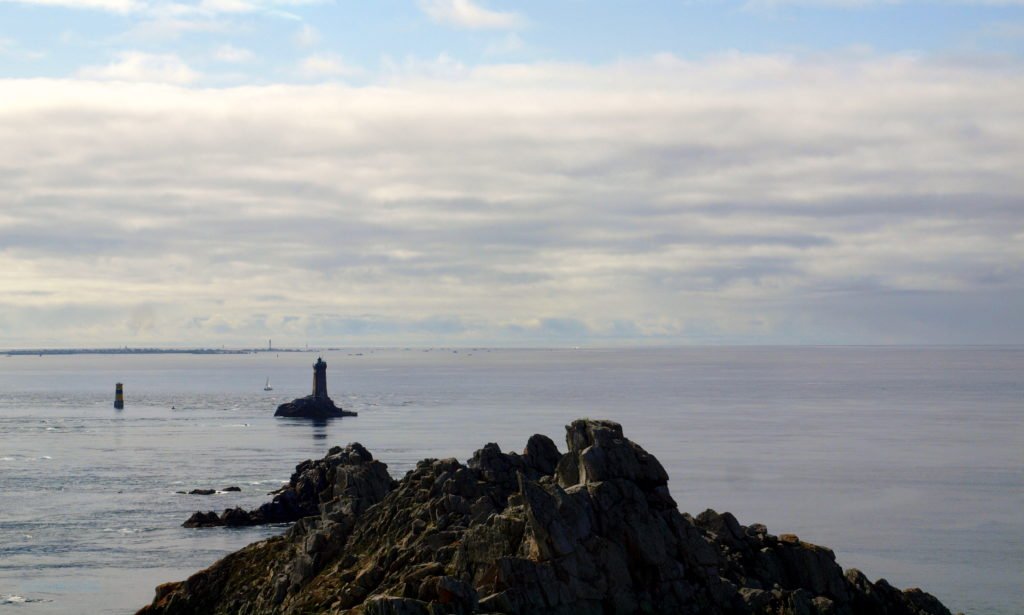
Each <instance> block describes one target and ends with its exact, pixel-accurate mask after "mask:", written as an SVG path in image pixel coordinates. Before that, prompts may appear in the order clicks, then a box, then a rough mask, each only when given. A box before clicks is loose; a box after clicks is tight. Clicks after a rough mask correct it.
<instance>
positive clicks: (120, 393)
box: [114, 382, 124, 410]
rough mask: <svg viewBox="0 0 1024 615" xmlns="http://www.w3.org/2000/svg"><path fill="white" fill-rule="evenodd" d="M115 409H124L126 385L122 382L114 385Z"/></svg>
mask: <svg viewBox="0 0 1024 615" xmlns="http://www.w3.org/2000/svg"><path fill="white" fill-rule="evenodd" d="M114 409H116V410H124V385H123V384H121V383H120V382H118V383H117V385H116V386H115V387H114Z"/></svg>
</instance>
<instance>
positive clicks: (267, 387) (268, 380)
mask: <svg viewBox="0 0 1024 615" xmlns="http://www.w3.org/2000/svg"><path fill="white" fill-rule="evenodd" d="M263 390H264V391H273V390H274V387H272V386H270V378H267V384H265V385H263Z"/></svg>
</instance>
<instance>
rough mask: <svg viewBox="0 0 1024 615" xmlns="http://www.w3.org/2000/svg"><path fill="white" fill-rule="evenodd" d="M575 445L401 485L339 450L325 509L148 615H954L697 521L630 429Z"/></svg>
mask: <svg viewBox="0 0 1024 615" xmlns="http://www.w3.org/2000/svg"><path fill="white" fill-rule="evenodd" d="M566 442H567V444H568V447H569V451H568V452H567V453H566V454H565V455H560V454H559V453H558V450H557V449H556V448H555V445H554V443H553V442H552V441H551V440H550V439H548V438H546V437H544V436H539V435H538V436H533V437H532V438H530V441H529V442H528V443H527V446H526V449H525V450H524V452H523V454H521V455H519V454H515V453H508V454H506V453H503V452H501V450H500V449H499V448H498V446H497V445H494V444H488V445H487V446H485V447H484V448H483V449H481V450H479V451H477V452H476V453H475V454H474V455H473V458H472V459H471V460H470V461H469V462H468V464H467V465H462V464H460V463H459V462H457V461H456V460H454V459H442V460H434V459H428V460H424V461H422V462H420V463H419V464H418V465H417V466H416V468H415V469H414V470H412V471H410V472H409V473H408V474H407V475H406V476H405V478H404V479H402V481H400V482H398V483H395V482H394V481H391V479H390V478H387V476H386V473H384V472H382V471H380V470H379V468H381V467H382V466H381V465H374V464H378V462H372V461H370V460H369V459H370V458H369V453H365V452H364V451H363V449H362V447H360V446H358V445H351V446H350V447H349V448H347V449H344V450H340V449H335V450H332V453H331V454H330V455H328V456H327V457H326V458H325V459H323V460H321V461H319V462H316V463H313V462H306V463H305V464H303V466H299V467H300V468H303V467H306V468H307V470H308V471H312V468H313V467H316V468H324V473H323V475H322V480H319V479H318V480H317V481H313V482H310V483H309V485H308V488H309V489H316V493H317V497H316V498H315V500H308V499H307V500H303V501H307V502H312V501H316V502H317V504H318V505H317V506H316V507H315V508H314V507H311V506H310V507H306V508H303V510H307V511H310V516H308V517H305V518H302V519H301V520H300V521H299V522H297V523H296V524H295V525H294V526H292V527H291V528H290V529H289V530H288V531H287V532H286V533H285V534H284V535H283V536H279V537H276V538H271V539H269V540H265V541H262V542H257V543H255V544H252V545H250V546H248V547H246V548H244V549H242V550H241V551H238V552H236V553H233V554H231V555H228V556H227V557H225V558H224V559H222V560H220V561H219V562H217V563H216V564H214V565H213V566H211V567H210V568H208V569H206V570H204V571H202V572H199V573H197V574H195V575H193V576H192V577H191V578H189V579H188V580H187V581H183V582H179V583H168V584H165V585H161V586H160V587H158V588H157V591H156V598H155V599H154V601H153V603H152V604H150V605H149V606H147V607H145V608H143V609H142V610H141V611H140V613H141V614H146V615H155V614H171V613H180V614H189V613H196V614H199V613H203V614H206V613H210V614H215V613H224V614H226V613H248V614H258V613H295V614H298V613H336V614H342V613H345V614H350V615H439V614H441V613H447V614H468V613H492V614H497V613H505V614H518V615H527V614H535V613H536V614H549V615H588V614H594V615H615V614H640V613H645V614H648V613H649V614H655V613H658V614H693V615H696V614H711V615H726V614H730V615H731V614H752V615H754V614H756V615H826V614H827V615H949V611H948V610H947V609H946V608H945V607H944V606H942V604H941V603H940V602H939V601H938V600H937V599H935V598H934V597H933V596H930V595H929V594H927V593H925V592H922V591H921V590H918V589H910V590H905V591H900V590H898V589H896V588H894V587H892V586H891V585H889V583H887V582H886V581H885V580H878V581H876V582H874V583H872V582H870V581H869V580H868V579H867V577H865V576H864V575H863V574H862V573H860V572H859V571H856V570H848V571H846V572H844V571H843V570H842V568H840V567H839V565H838V564H837V563H836V561H835V556H834V554H833V553H832V551H830V550H829V549H827V548H824V547H819V546H816V545H812V544H809V543H806V542H803V541H801V540H800V539H799V538H797V537H796V536H793V535H789V534H783V535H781V536H773V535H771V534H769V533H768V531H767V529H766V528H765V527H764V526H763V525H757V524H755V525H751V526H742V525H740V524H739V523H738V522H737V521H736V519H735V518H734V517H733V516H732V515H730V514H729V513H723V514H718V513H716V512H714V511H711V510H708V511H705V512H703V513H701V514H700V515H699V516H697V517H696V518H694V517H691V516H689V515H686V514H682V513H680V512H679V511H678V510H677V508H676V504H675V502H674V501H673V500H672V497H671V496H670V494H669V491H668V486H667V485H668V476H667V474H666V473H665V470H664V468H663V467H662V466H661V464H660V463H658V460H657V459H655V458H654V457H653V456H652V455H650V454H649V453H647V452H646V451H644V449H643V448H641V447H640V446H638V445H636V444H634V443H633V442H631V441H629V440H628V439H626V438H625V437H624V436H623V434H622V428H621V427H620V426H619V425H618V424H616V423H612V422H609V421H591V420H579V421H576V422H574V423H573V424H572V425H570V426H568V428H567V436H566ZM307 464H312V465H307ZM297 475H299V476H300V478H301V476H303V472H297ZM317 476H321V475H320V474H318V473H317ZM292 482H293V483H296V482H297V481H296V480H295V477H293V481H292ZM290 486H291V485H290ZM275 501H276V498H275Z"/></svg>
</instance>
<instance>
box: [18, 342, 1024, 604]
mask: <svg viewBox="0 0 1024 615" xmlns="http://www.w3.org/2000/svg"><path fill="white" fill-rule="evenodd" d="M315 359H316V355H313V354H310V353H280V354H275V353H260V354H253V355H217V356H193V355H150V356H88V355H78V356H45V357H36V356H28V357H26V356H18V357H6V356H0V612H3V613H7V612H8V611H9V612H11V613H19V614H20V613H24V614H25V615H35V614H44V613H45V614H49V613H129V612H133V611H134V610H135V609H137V608H138V607H140V606H142V605H143V604H145V603H147V602H149V600H150V599H151V598H152V595H153V588H154V587H155V586H156V585H157V584H159V583H162V582H165V581H171V580H179V579H182V578H185V577H186V576H188V575H189V574H191V573H192V572H194V571H196V570H198V569H199V568H202V567H204V566H207V565H209V564H211V563H212V562H214V561H215V560H216V559H218V558H219V557H220V556H222V555H224V554H225V553H228V552H230V551H232V550H235V549H237V548H239V547H242V546H244V545H246V544H248V543H250V542H252V541H254V540H258V539H260V538H263V537H266V536H269V535H273V534H276V533H279V532H280V531H281V528H280V527H265V528H247V529H221V528H216V529H206V530H188V529H184V528H181V527H180V525H181V522H182V521H184V520H185V519H186V518H187V517H188V516H189V515H190V514H191V513H192V512H193V511H195V510H197V509H204V510H207V509H218V510H220V509H223V508H227V507H233V506H235V505H241V506H244V507H254V506H256V505H258V504H259V503H261V502H263V501H265V500H266V499H268V498H267V496H266V492H267V491H269V490H271V489H273V488H276V487H277V486H279V484H280V483H281V482H283V481H286V480H287V478H288V476H289V474H290V473H291V471H292V470H293V469H294V466H295V465H296V464H297V463H298V462H300V461H302V460H303V459H307V458H311V457H320V456H322V455H323V454H324V453H325V452H326V451H327V449H328V448H330V447H331V446H333V445H337V444H345V443H347V442H352V441H359V442H362V443H363V444H364V445H366V446H367V447H368V448H369V449H370V450H371V451H372V452H373V453H374V455H375V456H376V457H377V458H379V459H381V460H383V461H384V462H385V463H387V464H388V466H389V468H390V470H391V473H392V474H393V475H394V476H396V477H400V476H401V475H403V474H404V473H405V471H406V470H408V469H410V468H411V467H412V465H413V464H415V462H416V461H417V460H419V459H421V458H424V457H458V458H460V459H463V460H465V459H466V458H468V457H469V456H470V455H471V454H472V452H473V450H475V449H476V448H479V447H480V446H482V445H483V444H484V443H486V442H489V441H494V442H497V443H498V444H500V445H501V447H502V448H503V449H505V450H508V449H521V448H522V446H523V445H524V444H525V442H526V439H527V438H528V437H529V436H530V435H531V434H533V433H538V432H540V433H546V434H548V435H550V436H552V437H553V438H554V439H555V441H556V442H558V443H560V445H561V447H562V448H564V444H563V442H564V440H563V437H562V436H563V426H564V425H565V424H566V423H567V422H568V421H570V420H572V419H573V418H576V417H580V416H593V417H602V418H611V419H614V420H617V421H619V422H621V423H622V424H623V425H624V428H625V430H626V434H627V435H628V436H629V437H630V438H632V439H633V440H635V441H637V442H639V443H640V444H641V445H643V446H644V447H645V448H647V449H648V450H649V451H650V452H652V453H654V454H655V455H656V456H657V457H658V458H659V459H660V460H661V461H662V462H663V464H664V465H665V467H666V469H667V470H668V472H669V475H670V476H671V483H670V487H671V489H672V494H673V495H674V496H675V498H676V500H677V501H678V502H679V505H680V508H681V509H683V510H686V511H689V512H692V513H697V512H700V511H701V510H703V509H705V508H709V507H710V508H715V509H717V510H720V511H721V510H730V511H732V512H733V513H735V514H736V515H737V517H738V518H739V519H740V521H741V522H742V523H746V524H749V523H753V522H763V523H765V524H767V525H768V528H769V530H771V531H772V532H774V533H782V532H793V533H796V534H799V535H800V537H801V538H803V539H804V540H809V541H811V542H818V543H821V544H825V545H828V546H830V547H832V548H833V549H834V550H835V551H836V554H837V557H838V559H839V562H840V564H842V565H843V566H844V567H857V568H861V569H863V570H864V571H865V572H866V573H867V575H868V576H869V577H870V578H872V579H877V578H879V577H885V578H887V579H888V580H889V581H890V582H892V583H894V584H896V585H898V586H901V587H907V586H921V587H923V588H925V589H926V590H928V591H930V592H932V593H934V594H936V595H937V596H938V597H939V598H940V599H942V600H943V601H944V602H945V603H946V604H947V605H949V606H950V607H951V608H953V609H954V610H963V611H965V612H968V613H976V614H1000V615H1012V614H1018V613H1021V612H1022V611H1021V608H1022V607H1021V605H1024V589H1022V576H1024V514H1022V513H1021V511H1022V510H1024V429H1022V424H1024V349H1019V348H1018V349H1015V348H1002V349H991V348H988V349H979V348H929V349H915V348H800V349H794V348H786V349H780V348H687V349H658V350H464V349H460V350H458V351H452V350H439V349H433V350H431V351H423V350H360V351H354V350H347V351H336V352H328V353H324V359H325V360H326V361H327V362H328V364H329V368H328V380H329V387H330V389H331V394H332V396H333V397H334V398H335V401H337V402H339V403H340V404H341V405H342V406H344V407H346V408H347V409H352V410H356V411H358V412H359V413H360V415H359V417H357V418H346V419H343V420H341V421H333V422H331V423H329V424H327V425H319V426H317V425H312V424H309V423H306V422H303V421H296V420H288V419H275V418H274V417H273V412H274V408H275V407H276V405H277V404H279V403H281V402H283V401H287V400H290V399H291V398H293V397H297V396H300V395H305V394H306V393H307V392H308V390H307V389H308V387H309V385H310V381H311V367H310V366H311V364H312V363H313V361H314V360H315ZM268 377H269V378H270V380H271V383H272V385H273V386H274V391H272V392H264V391H263V390H262V389H263V385H264V382H265V379H266V378H268ZM118 381H120V382H124V383H125V390H126V398H127V404H126V408H125V409H124V410H123V411H115V410H114V409H113V408H112V401H113V388H114V383H115V382H118ZM229 485H237V486H239V487H241V488H242V491H241V492H240V493H222V494H217V495H213V496H205V497H204V496H190V495H181V494H178V493H176V492H177V491H188V490H191V489H194V488H216V489H221V488H223V487H226V486H229Z"/></svg>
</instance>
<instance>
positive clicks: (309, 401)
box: [274, 357, 358, 419]
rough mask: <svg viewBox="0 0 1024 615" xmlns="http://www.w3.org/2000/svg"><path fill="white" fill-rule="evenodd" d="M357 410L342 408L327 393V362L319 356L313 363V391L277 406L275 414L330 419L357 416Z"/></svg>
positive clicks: (289, 416)
mask: <svg viewBox="0 0 1024 615" xmlns="http://www.w3.org/2000/svg"><path fill="white" fill-rule="evenodd" d="M357 415H358V414H357V413H356V412H349V411H348V410H342V409H341V408H339V407H338V406H336V405H335V404H334V400H332V399H331V398H330V397H329V396H328V395H327V363H326V362H325V361H324V359H323V357H317V359H316V363H314V364H313V392H312V393H310V394H309V395H307V396H305V397H300V398H298V399H293V400H292V401H290V402H288V403H286V404H281V405H280V406H278V407H277V412H275V413H274V416H284V417H288V418H307V419H330V418H338V417H342V416H357Z"/></svg>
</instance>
